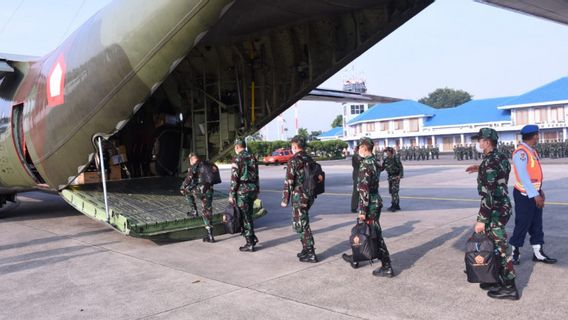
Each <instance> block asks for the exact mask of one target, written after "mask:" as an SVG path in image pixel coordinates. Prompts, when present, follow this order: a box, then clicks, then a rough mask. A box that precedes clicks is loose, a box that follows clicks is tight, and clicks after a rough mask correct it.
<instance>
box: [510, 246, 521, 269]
mask: <svg viewBox="0 0 568 320" xmlns="http://www.w3.org/2000/svg"><path fill="white" fill-rule="evenodd" d="M520 259H521V253H520V252H519V248H517V247H515V246H513V256H512V259H511V261H512V262H513V264H514V265H516V266H518V265H519V264H520V263H521V260H520Z"/></svg>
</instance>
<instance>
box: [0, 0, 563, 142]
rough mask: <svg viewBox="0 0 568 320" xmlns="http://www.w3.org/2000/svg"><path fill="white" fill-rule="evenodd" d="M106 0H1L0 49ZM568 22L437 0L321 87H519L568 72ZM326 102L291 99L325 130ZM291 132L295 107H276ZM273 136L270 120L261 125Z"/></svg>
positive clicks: (29, 48)
mask: <svg viewBox="0 0 568 320" xmlns="http://www.w3.org/2000/svg"><path fill="white" fill-rule="evenodd" d="M110 1H111V0H49V1H45V0H0V8H2V10H1V11H0V52H3V53H14V54H26V55H37V56H39V55H43V54H46V53H48V52H50V51H51V50H53V49H54V48H55V47H57V45H58V44H59V43H60V42H62V41H63V39H65V38H66V37H67V36H68V35H69V34H70V33H72V32H73V30H75V29H76V28H77V27H78V26H80V25H81V24H82V23H83V22H84V21H85V20H87V19H88V18H89V17H90V16H91V15H92V14H94V13H95V12H96V11H98V10H99V9H100V8H102V7H103V6H104V5H106V4H107V3H109V2H110ZM566 39H568V26H565V25H561V24H557V23H554V22H551V21H547V20H543V19H540V18H536V17H531V16H526V15H523V14H519V13H515V12H511V11H507V10H504V9H500V8H495V7H491V6H487V5H484V4H480V3H477V2H474V1H473V0H437V1H436V2H435V3H434V4H432V5H431V6H430V7H428V8H427V9H425V10H424V11H422V12H421V13H420V14H418V15H417V16H415V17H414V18H413V19H411V20H410V21H408V22H407V23H406V24H404V25H403V26H402V27H400V28H399V29H397V30H396V31H394V32H393V33H391V34H390V35H389V36H388V37H387V38H385V39H383V40H382V41H380V42H379V43H378V44H376V45H375V46H374V47H372V48H371V49H369V50H368V51H367V52H365V53H364V54H363V55H361V56H360V57H359V58H357V59H356V60H354V61H353V62H352V63H351V64H349V65H348V66H347V67H345V68H344V69H343V70H341V71H339V72H338V73H337V74H335V75H334V76H332V77H331V78H329V79H328V80H327V81H325V82H324V83H323V84H322V85H321V86H320V87H324V88H330V89H341V87H342V83H343V81H344V80H345V79H347V78H349V77H350V76H351V75H352V74H353V70H355V73H356V74H357V75H360V76H362V77H363V78H365V80H366V83H367V88H368V93H370V94H376V95H384V96H390V97H397V98H404V99H413V100H418V99H420V98H421V97H424V96H426V95H428V93H430V92H432V91H434V90H435V89H436V88H443V87H449V88H455V89H461V90H465V91H468V92H469V93H471V94H472V95H473V96H474V99H483V98H495V97H504V96H514V95H519V94H522V93H524V92H526V91H529V90H531V89H534V88H537V87H539V86H542V85H544V84H546V83H548V82H551V81H554V80H556V79H558V78H561V77H564V76H567V75H568V72H567V71H568V64H567V62H566V57H568V42H567V41H566ZM341 113H342V110H341V105H340V104H337V103H330V102H317V103H316V102H306V101H300V102H299V103H298V116H299V126H300V127H304V128H307V129H308V130H309V131H317V130H323V131H326V130H329V129H330V127H331V122H332V121H333V119H334V118H335V117H336V116H337V115H338V114H341ZM283 117H284V118H285V119H286V123H287V127H288V134H289V135H292V134H293V132H294V130H295V126H294V110H293V108H291V109H289V110H288V111H286V112H285V113H284V114H283ZM261 132H262V133H263V134H264V135H266V136H267V137H268V138H269V139H276V138H278V126H277V124H276V121H273V122H272V123H271V124H269V125H267V126H266V127H265V128H263V130H262V131H261Z"/></svg>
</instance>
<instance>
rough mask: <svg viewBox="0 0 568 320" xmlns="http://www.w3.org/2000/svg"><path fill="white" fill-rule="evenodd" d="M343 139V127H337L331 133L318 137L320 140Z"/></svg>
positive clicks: (327, 132)
mask: <svg viewBox="0 0 568 320" xmlns="http://www.w3.org/2000/svg"><path fill="white" fill-rule="evenodd" d="M342 137H343V127H335V128H332V129H331V130H329V131H326V132H324V133H322V134H320V135H319V136H318V139H319V140H322V141H326V140H337V139H341V138H342Z"/></svg>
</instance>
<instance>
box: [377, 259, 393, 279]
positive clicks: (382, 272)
mask: <svg viewBox="0 0 568 320" xmlns="http://www.w3.org/2000/svg"><path fill="white" fill-rule="evenodd" d="M373 275H374V276H377V277H387V278H392V277H394V271H393V269H392V266H391V263H390V261H383V266H382V267H380V268H377V269H375V270H373Z"/></svg>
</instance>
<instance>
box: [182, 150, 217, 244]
mask: <svg viewBox="0 0 568 320" xmlns="http://www.w3.org/2000/svg"><path fill="white" fill-rule="evenodd" d="M187 159H188V160H189V165H190V167H189V169H188V170H187V176H186V177H185V179H184V180H183V183H182V185H181V187H180V192H181V194H183V195H185V198H186V200H187V203H188V204H189V206H190V208H191V209H190V211H189V212H188V213H187V214H188V215H189V216H193V217H197V216H198V213H197V205H196V203H195V199H196V198H197V199H199V200H201V208H202V215H203V223H204V224H205V229H206V230H207V235H206V236H205V237H203V242H211V243H213V242H215V238H213V223H212V221H213V216H212V212H213V209H212V203H213V192H214V191H213V186H212V185H210V184H208V183H204V182H203V181H202V179H201V174H200V170H199V169H200V166H201V165H202V163H201V159H200V158H199V156H198V155H197V154H195V153H190V154H189V155H188V156H187Z"/></svg>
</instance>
